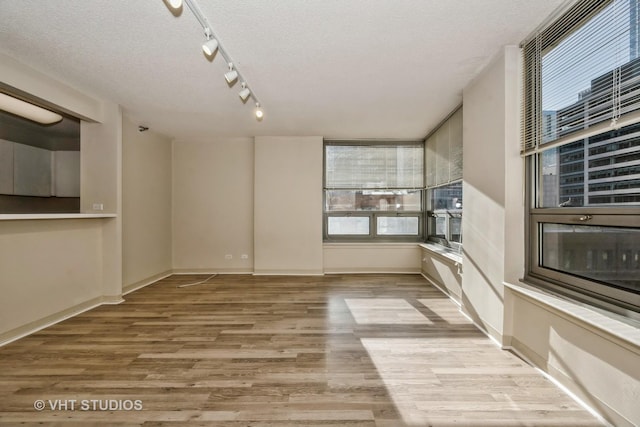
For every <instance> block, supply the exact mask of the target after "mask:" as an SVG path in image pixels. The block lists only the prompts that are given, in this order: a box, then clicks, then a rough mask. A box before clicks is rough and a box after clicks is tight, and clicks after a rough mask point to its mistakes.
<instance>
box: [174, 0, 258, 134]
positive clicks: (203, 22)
mask: <svg viewBox="0 0 640 427" xmlns="http://www.w3.org/2000/svg"><path fill="white" fill-rule="evenodd" d="M163 2H164V3H165V5H166V6H167V7H168V8H170V9H172V10H177V9H179V8H181V7H182V5H183V4H184V5H186V6H187V8H189V10H190V11H191V13H193V16H194V17H195V18H196V20H197V21H198V23H199V24H200V26H201V27H202V29H203V30H204V35H205V37H206V40H205V42H204V43H203V44H202V50H203V52H204V53H205V55H206V56H207V57H208V58H209V60H212V59H213V56H214V55H216V52H217V55H218V56H222V58H223V59H224V60H225V62H226V63H227V64H228V65H229V70H228V71H227V72H226V73H225V74H224V78H225V80H226V81H227V84H228V85H229V86H233V85H234V83H235V82H236V81H238V80H239V81H241V82H242V89H241V90H240V92H239V93H238V95H239V96H240V99H241V100H242V102H243V103H247V101H248V100H249V98H251V99H252V100H253V101H255V103H256V109H255V115H256V119H258V120H259V121H260V120H262V117H263V114H264V113H263V111H262V108H261V107H260V101H259V100H258V97H257V96H256V94H255V93H253V91H252V90H250V89H249V87H248V86H249V84H248V83H247V80H246V79H245V78H244V77H243V76H242V73H241V72H240V70H238V69H237V68H236V67H235V66H234V65H233V61H232V60H231V57H230V56H229V53H228V52H227V51H226V50H225V49H224V47H223V46H222V43H220V40H219V39H218V38H217V37H216V36H215V34H214V33H213V31H212V30H211V25H210V24H209V21H208V20H207V17H206V16H205V15H204V13H202V9H200V6H199V5H198V2H197V0H163ZM174 15H176V14H175V13H174ZM176 16H177V15H176Z"/></svg>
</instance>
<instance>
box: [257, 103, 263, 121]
mask: <svg viewBox="0 0 640 427" xmlns="http://www.w3.org/2000/svg"><path fill="white" fill-rule="evenodd" d="M263 117H264V111H262V108H261V107H260V103H259V102H256V120H258V121H259V122H261V121H262V118H263Z"/></svg>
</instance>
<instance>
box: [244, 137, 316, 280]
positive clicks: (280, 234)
mask: <svg viewBox="0 0 640 427" xmlns="http://www.w3.org/2000/svg"><path fill="white" fill-rule="evenodd" d="M322 264H323V262H322V137H319V136H318V137H256V139H255V185H254V273H255V274H322V268H323V267H322Z"/></svg>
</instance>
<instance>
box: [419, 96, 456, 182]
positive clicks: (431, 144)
mask: <svg viewBox="0 0 640 427" xmlns="http://www.w3.org/2000/svg"><path fill="white" fill-rule="evenodd" d="M425 151H426V164H427V171H426V174H427V183H426V186H427V188H433V187H438V186H440V185H444V184H448V183H450V182H453V181H458V180H460V179H462V108H459V109H458V110H457V111H456V112H455V113H453V114H452V115H451V116H450V117H449V118H448V119H447V120H445V121H444V122H443V123H442V124H441V125H440V126H439V127H438V129H436V131H435V132H433V133H432V134H431V135H430V136H429V137H428V138H427V140H426V141H425Z"/></svg>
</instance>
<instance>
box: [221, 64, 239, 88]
mask: <svg viewBox="0 0 640 427" xmlns="http://www.w3.org/2000/svg"><path fill="white" fill-rule="evenodd" d="M224 78H225V80H226V81H227V83H229V84H231V83H233V82H235V81H236V80H237V79H238V72H237V71H236V70H234V69H233V64H232V63H229V71H228V72H227V73H225V75H224Z"/></svg>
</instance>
